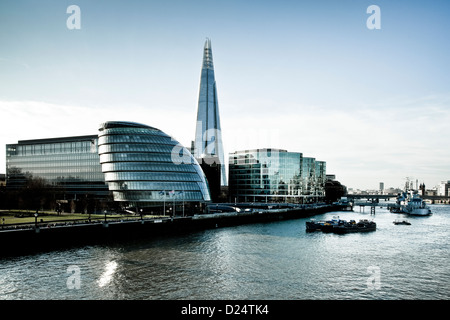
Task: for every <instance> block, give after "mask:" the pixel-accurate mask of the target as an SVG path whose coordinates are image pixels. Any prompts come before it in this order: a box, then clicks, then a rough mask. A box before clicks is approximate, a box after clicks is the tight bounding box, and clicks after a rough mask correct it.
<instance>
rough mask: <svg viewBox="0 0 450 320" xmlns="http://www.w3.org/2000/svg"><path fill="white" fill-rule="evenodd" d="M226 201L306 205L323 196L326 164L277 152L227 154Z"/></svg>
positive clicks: (278, 150) (280, 151)
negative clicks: (227, 197) (227, 194)
mask: <svg viewBox="0 0 450 320" xmlns="http://www.w3.org/2000/svg"><path fill="white" fill-rule="evenodd" d="M229 177H230V178H229V192H230V198H231V199H230V200H231V201H236V202H291V203H309V202H316V201H320V200H321V199H323V198H324V196H325V182H326V163H325V162H324V161H317V160H316V159H314V158H308V157H303V154H302V153H299V152H288V151H286V150H281V149H255V150H245V151H236V152H234V153H230V154H229Z"/></svg>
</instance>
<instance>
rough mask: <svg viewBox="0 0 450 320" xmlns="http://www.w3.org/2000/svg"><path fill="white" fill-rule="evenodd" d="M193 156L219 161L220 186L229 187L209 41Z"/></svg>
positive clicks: (202, 76) (201, 81)
mask: <svg viewBox="0 0 450 320" xmlns="http://www.w3.org/2000/svg"><path fill="white" fill-rule="evenodd" d="M193 154H194V156H195V158H196V159H198V160H199V161H203V160H202V159H204V158H209V160H210V159H216V160H218V161H219V164H220V165H221V167H220V185H222V186H226V185H227V178H226V174H225V161H224V160H225V159H224V152H223V145H222V132H221V128H220V116H219V104H218V99H217V87H216V80H215V76H214V65H213V58H212V49H211V41H210V40H209V39H207V40H206V42H205V46H204V51H203V64H202V72H201V78H200V89H199V96H198V109H197V125H196V132H195V142H194V150H193ZM209 160H205V161H209ZM208 163H210V162H208Z"/></svg>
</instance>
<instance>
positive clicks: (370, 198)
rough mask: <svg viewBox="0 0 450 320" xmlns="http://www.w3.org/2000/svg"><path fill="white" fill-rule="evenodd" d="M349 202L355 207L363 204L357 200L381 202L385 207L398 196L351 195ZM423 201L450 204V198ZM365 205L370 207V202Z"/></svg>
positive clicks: (432, 198) (428, 197)
mask: <svg viewBox="0 0 450 320" xmlns="http://www.w3.org/2000/svg"><path fill="white" fill-rule="evenodd" d="M347 198H348V199H349V200H353V201H354V202H355V205H360V203H361V202H357V201H356V200H361V199H367V200H368V201H372V202H377V201H378V202H379V204H380V205H383V202H382V201H381V200H384V201H389V200H395V199H396V198H397V195H392V194H388V195H387V194H349V195H347ZM421 198H422V199H423V200H431V201H432V202H433V203H450V196H447V197H446V196H427V195H425V196H421ZM365 205H370V203H369V202H367V203H365Z"/></svg>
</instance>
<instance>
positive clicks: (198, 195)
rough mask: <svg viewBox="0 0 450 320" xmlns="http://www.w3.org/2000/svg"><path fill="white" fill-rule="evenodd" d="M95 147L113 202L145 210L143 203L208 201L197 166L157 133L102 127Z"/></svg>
mask: <svg viewBox="0 0 450 320" xmlns="http://www.w3.org/2000/svg"><path fill="white" fill-rule="evenodd" d="M98 145H99V146H98V153H99V155H100V164H101V168H102V171H103V173H104V177H105V181H106V183H107V184H108V187H109V190H111V191H112V193H113V197H114V200H115V201H127V202H131V203H137V202H139V203H140V206H143V203H146V202H147V203H162V202H164V201H177V202H180V201H183V202H206V201H210V200H211V198H210V194H209V189H208V184H207V182H206V179H205V176H204V173H203V171H202V169H201V168H200V165H199V164H198V162H197V161H196V160H195V158H194V157H193V156H192V155H191V153H190V152H189V151H188V150H187V149H186V148H184V147H183V146H181V145H180V143H179V142H178V141H176V140H174V139H172V138H171V137H170V136H168V135H167V134H165V133H164V132H162V131H160V130H159V129H156V128H153V127H150V126H146V125H142V124H138V123H133V122H106V123H104V124H102V125H101V127H100V129H99V135H98ZM144 206H145V205H144Z"/></svg>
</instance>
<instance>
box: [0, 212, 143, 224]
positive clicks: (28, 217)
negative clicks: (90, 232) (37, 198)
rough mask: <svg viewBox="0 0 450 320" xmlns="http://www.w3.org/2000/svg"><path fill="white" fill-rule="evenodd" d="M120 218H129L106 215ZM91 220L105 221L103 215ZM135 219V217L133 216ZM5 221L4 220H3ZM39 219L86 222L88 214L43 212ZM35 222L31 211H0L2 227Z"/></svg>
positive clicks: (93, 216)
mask: <svg viewBox="0 0 450 320" xmlns="http://www.w3.org/2000/svg"><path fill="white" fill-rule="evenodd" d="M19 215H23V217H18V216H19ZM121 217H124V218H126V217H129V218H131V216H120V215H107V216H106V218H107V219H111V218H113V219H118V218H121ZM90 218H91V220H96V219H105V215H104V214H91V215H90ZM134 218H136V216H134ZM3 219H5V220H3ZM41 219H42V220H43V222H44V223H45V222H53V221H58V220H59V221H61V220H64V221H70V220H77V219H83V220H88V219H89V214H81V213H62V214H60V215H57V214H56V212H51V211H44V212H39V213H38V222H39V223H40V222H41ZM34 222H35V217H34V213H33V212H31V211H21V210H9V211H8V210H5V211H0V225H1V224H3V223H4V225H11V224H17V223H33V224H34Z"/></svg>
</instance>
